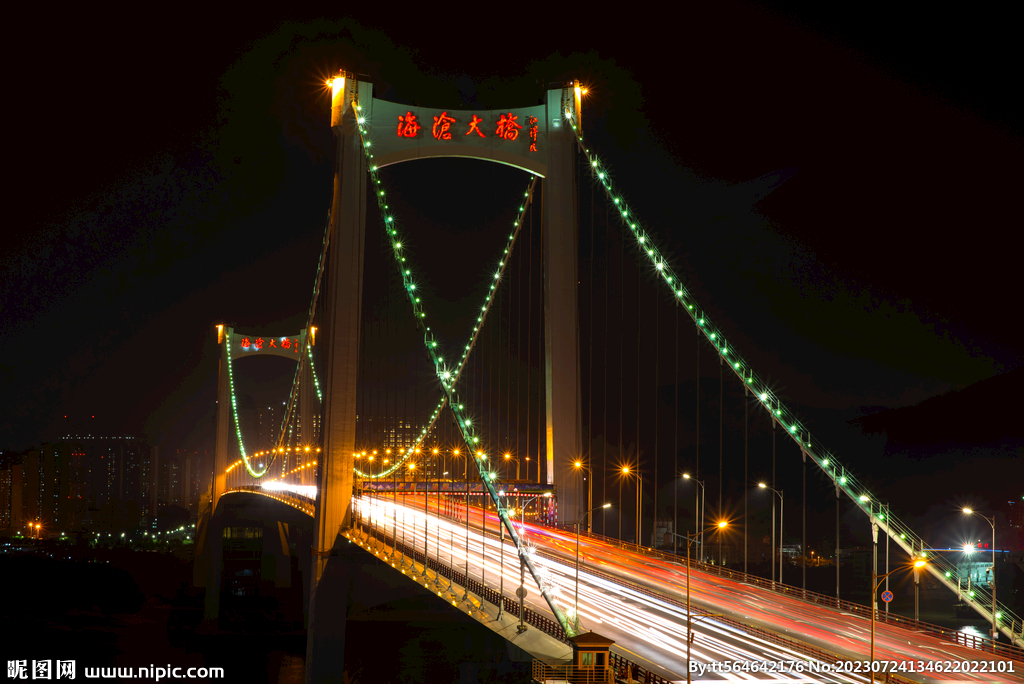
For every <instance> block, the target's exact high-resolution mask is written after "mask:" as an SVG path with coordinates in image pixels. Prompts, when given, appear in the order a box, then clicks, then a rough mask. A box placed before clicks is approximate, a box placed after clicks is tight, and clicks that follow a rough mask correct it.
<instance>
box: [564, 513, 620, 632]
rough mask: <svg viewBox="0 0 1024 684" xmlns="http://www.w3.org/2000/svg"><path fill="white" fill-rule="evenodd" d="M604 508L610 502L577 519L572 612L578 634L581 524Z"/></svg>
mask: <svg viewBox="0 0 1024 684" xmlns="http://www.w3.org/2000/svg"><path fill="white" fill-rule="evenodd" d="M602 508H611V504H610V503H606V504H605V505H603V506H598V507H597V508H591V509H590V510H589V511H587V512H586V513H584V514H583V515H581V516H580V517H579V518H578V519H577V520H576V591H575V594H574V598H573V602H572V614H573V620H574V622H575V624H574V629H575V631H576V633H577V634H579V633H580V525H582V524H583V519H584V518H586V517H587V516H588V515H590V514H591V513H593V512H594V511H599V510H601V509H602Z"/></svg>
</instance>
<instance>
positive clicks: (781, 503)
mask: <svg viewBox="0 0 1024 684" xmlns="http://www.w3.org/2000/svg"><path fill="white" fill-rule="evenodd" d="M757 486H758V487H760V488H761V489H770V490H772V491H773V492H775V493H776V494H778V495H779V546H778V549H779V584H782V543H783V542H782V531H783V530H784V529H785V527H783V524H782V522H783V516H784V515H785V506H786V500H785V499H784V498H783V497H782V490H781V489H775V488H774V487H769V486H768V485H766V484H765V483H764V482H758V483H757ZM772 512H773V513H774V512H775V506H774V505H773V506H772ZM775 548H776V547H775V525H772V561H773V563H772V564H773V565H774V561H775ZM804 553H806V550H805V551H804ZM772 574H773V575H774V574H775V572H774V568H773V570H772Z"/></svg>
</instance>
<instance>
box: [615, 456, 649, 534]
mask: <svg viewBox="0 0 1024 684" xmlns="http://www.w3.org/2000/svg"><path fill="white" fill-rule="evenodd" d="M622 475H623V477H627V478H628V477H630V476H633V475H635V476H636V545H637V546H640V500H641V498H642V497H643V492H644V481H643V478H642V477H640V470H639V469H637V470H636V472H634V471H632V470H630V468H629V466H622ZM619 541H622V479H621V478H620V479H619Z"/></svg>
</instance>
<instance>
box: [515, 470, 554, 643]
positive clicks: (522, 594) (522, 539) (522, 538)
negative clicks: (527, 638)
mask: <svg viewBox="0 0 1024 684" xmlns="http://www.w3.org/2000/svg"><path fill="white" fill-rule="evenodd" d="M527 479H529V475H527ZM550 496H551V492H545V493H544V494H539V495H537V496H532V497H530V498H529V499H527V500H526V501H525V502H523V504H522V505H521V506H520V507H519V529H520V533H519V544H520V545H523V544H525V543H526V535H525V533H526V506H527V505H528V504H529V503H530V502H531V501H533V500H535V499H543V498H545V497H550ZM524 553H526V549H519V588H518V589H516V596H518V597H519V627H517V628H516V631H517V632H519V633H520V634H522V633H523V632H525V631H526V624H525V622H524V616H525V615H526V612H525V610H524V605H523V602H524V601H525V600H526V587H525V586H523V585H524V584H525V583H526V566H525V565H524V564H523V554H524Z"/></svg>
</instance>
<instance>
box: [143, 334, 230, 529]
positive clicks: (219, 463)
mask: <svg viewBox="0 0 1024 684" xmlns="http://www.w3.org/2000/svg"><path fill="white" fill-rule="evenodd" d="M233 334H234V330H233V329H231V328H227V329H226V333H225V335H224V337H223V339H221V341H220V363H219V364H218V372H217V426H216V430H217V432H216V434H215V435H214V447H213V491H212V492H211V499H210V514H211V515H213V513H215V512H216V511H217V503H218V502H219V501H220V497H221V495H222V494H223V493H224V489H225V487H226V484H227V475H225V471H226V470H227V469H228V436H229V435H230V434H231V430H230V426H231V385H230V384H229V380H228V349H227V345H229V344H231V336H232V335H233ZM154 467H155V464H154Z"/></svg>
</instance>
